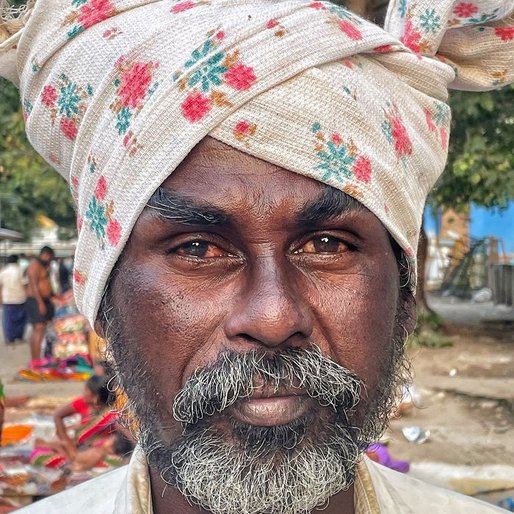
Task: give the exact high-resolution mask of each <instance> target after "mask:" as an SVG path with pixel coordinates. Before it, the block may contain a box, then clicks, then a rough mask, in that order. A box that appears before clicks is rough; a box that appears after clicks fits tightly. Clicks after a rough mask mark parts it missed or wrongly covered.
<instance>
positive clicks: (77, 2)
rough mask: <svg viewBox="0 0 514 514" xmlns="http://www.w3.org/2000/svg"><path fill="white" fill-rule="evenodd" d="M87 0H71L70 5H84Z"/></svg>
mask: <svg viewBox="0 0 514 514" xmlns="http://www.w3.org/2000/svg"><path fill="white" fill-rule="evenodd" d="M87 1H88V0H71V5H73V7H80V6H81V5H84V4H86V3H87Z"/></svg>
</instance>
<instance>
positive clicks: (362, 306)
mask: <svg viewBox="0 0 514 514" xmlns="http://www.w3.org/2000/svg"><path fill="white" fill-rule="evenodd" d="M316 291H317V299H316V302H315V303H316V304H317V305H318V308H317V312H316V317H317V319H318V326H319V327H320V331H321V340H323V341H325V344H326V345H327V348H326V349H324V350H326V351H327V353H328V354H329V355H330V356H331V358H333V359H334V360H335V361H336V362H338V363H339V364H341V365H343V366H345V367H346V368H348V369H350V370H351V371H353V372H354V373H355V374H357V375H358V376H359V378H361V379H362V380H364V382H365V383H366V384H367V386H368V387H369V388H370V389H373V388H374V387H375V386H376V385H377V382H378V380H379V378H380V375H381V373H382V372H383V371H384V368H385V367H386V365H387V363H388V362H389V361H388V357H389V355H390V352H391V348H392V339H393V335H394V330H395V317H396V309H397V302H398V292H397V289H396V287H395V281H391V280H385V279H384V278H382V277H380V276H379V275H375V276H373V275H371V276H370V275H356V276H353V277H346V278H345V281H344V283H338V284H334V283H332V284H330V287H328V286H326V287H319V286H318V287H316ZM322 349H323V348H322Z"/></svg>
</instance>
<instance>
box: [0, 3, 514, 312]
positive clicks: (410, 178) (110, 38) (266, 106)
mask: <svg viewBox="0 0 514 514" xmlns="http://www.w3.org/2000/svg"><path fill="white" fill-rule="evenodd" d="M513 9H514V0H477V1H473V2H459V1H455V0H438V1H437V2H432V1H430V0H417V1H411V0H393V1H392V2H391V3H390V5H389V9H388V15H387V18H386V23H385V28H384V29H382V28H380V27H378V26H376V25H374V24H373V23H371V22H368V21H366V20H364V19H362V18H360V17H358V16H356V15H355V14H353V13H351V12H350V11H348V10H346V9H344V8H342V7H340V6H336V5H334V4H331V3H329V2H324V1H310V0H281V1H270V0H250V1H248V0H180V1H176V0H173V1H172V0H153V1H152V0H37V2H36V3H35V5H34V6H33V7H31V8H30V9H29V12H27V13H25V15H24V16H23V17H22V21H23V24H24V25H25V26H24V28H23V29H22V30H21V31H19V32H17V33H15V34H12V35H10V37H9V38H8V39H7V40H6V41H4V43H3V44H2V45H0V48H3V54H2V55H0V74H2V75H3V76H6V77H9V78H11V80H14V81H17V80H18V79H19V84H20V91H21V97H22V103H23V109H24V114H25V118H26V130H27V134H28V137H29V140H30V141H31V143H32V145H33V146H34V148H35V149H36V150H37V151H38V152H39V153H40V154H41V155H42V156H43V157H45V159H47V160H48V162H50V163H51V164H52V166H53V167H54V168H56V169H57V170H58V171H59V172H60V173H61V174H62V175H63V176H64V177H65V178H66V180H67V181H68V182H69V183H70V186H71V190H72V193H73V196H74V198H75V201H76V205H77V218H78V231H79V239H78V245H77V252H76V260H75V266H76V269H75V272H74V283H75V287H74V289H75V295H76V299H77V303H78V305H79V308H80V309H81V311H82V312H83V313H84V314H85V315H86V316H87V317H88V319H89V320H90V321H91V322H94V320H95V317H96V314H97V310H98V306H99V303H100V301H101V298H102V294H103V292H104V289H105V285H106V283H107V280H108V277H109V275H110V273H111V270H112V268H113V266H114V265H115V263H116V261H117V259H118V257H119V255H120V253H121V252H122V250H123V247H124V245H125V243H126V242H127V240H128V238H129V236H130V233H131V230H132V227H133V226H134V224H135V222H136V220H137V218H138V216H139V215H140V213H141V211H142V209H143V208H144V206H145V205H146V202H147V201H148V199H149V197H150V196H151V195H152V194H153V192H154V191H155V190H156V189H157V188H158V187H159V186H160V185H161V184H162V182H163V181H164V180H165V179H166V178H167V177H168V176H169V175H170V174H171V173H172V171H173V170H174V169H175V168H176V167H177V166H178V165H179V164H180V162H181V161H182V160H183V159H184V158H185V156H186V155H187V154H188V153H189V152H190V150H191V149H192V148H193V147H194V146H195V145H196V144H197V143H198V142H199V141H200V140H201V139H202V138H204V137H205V136H206V135H211V136H212V137H214V138H216V139H218V140H220V141H222V142H224V143H227V144H229V145H231V146H232V147H234V148H236V149H238V150H240V151H242V152H246V153H248V154H250V155H253V156H256V157H259V158H261V159H264V160H266V161H269V162H272V163H274V164H277V165H279V166H281V167H283V168H285V169H288V170H291V171H293V172H296V173H300V174H302V175H305V176H308V177H311V178H313V179H315V180H318V181H322V182H324V183H326V184H329V185H331V186H333V187H335V188H337V189H340V190H342V191H344V192H346V193H348V194H349V195H351V196H353V197H355V198H356V199H357V200H359V201H360V202H362V203H363V204H364V205H365V206H366V207H367V208H368V209H369V210H370V211H371V212H373V213H374V214H375V215H376V216H377V217H378V218H379V219H380V220H381V222H382V223H383V224H384V226H385V227H386V228H387V229H388V231H389V232H390V234H391V235H392V236H393V237H394V239H395V240H396V241H397V242H398V244H399V245H400V246H401V247H402V249H403V250H404V251H405V253H406V254H407V256H409V257H410V259H411V260H412V263H413V264H414V263H415V253H416V246H417V241H418V236H419V230H420V225H421V219H422V213H423V207H424V203H425V200H426V196H427V194H428V192H429V190H430V189H431V188H432V186H433V184H434V183H435V181H436V179H437V177H438V176H439V175H440V173H441V172H442V170H443V168H444V165H445V162H446V156H447V146H448V136H449V125H450V110H449V107H448V105H447V103H446V101H447V94H448V88H449V87H455V88H460V89H469V90H487V89H494V88H498V87H501V86H502V85H504V84H506V83H509V82H512V81H513V80H514V18H513V13H512V11H513ZM8 25H9V24H8V23H7V24H4V28H5V26H8ZM4 39H5V37H4ZM14 67H15V68H16V71H15V69H14Z"/></svg>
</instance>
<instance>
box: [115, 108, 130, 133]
mask: <svg viewBox="0 0 514 514" xmlns="http://www.w3.org/2000/svg"><path fill="white" fill-rule="evenodd" d="M131 119H132V112H131V111H130V109H129V108H128V107H123V108H122V109H120V111H119V112H118V114H117V115H116V128H117V129H118V134H120V135H122V134H125V133H126V132H127V130H128V128H129V126H130V120H131Z"/></svg>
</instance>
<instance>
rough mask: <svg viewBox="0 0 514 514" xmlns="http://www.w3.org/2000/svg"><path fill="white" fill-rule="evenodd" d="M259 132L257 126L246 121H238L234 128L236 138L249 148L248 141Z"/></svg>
mask: <svg viewBox="0 0 514 514" xmlns="http://www.w3.org/2000/svg"><path fill="white" fill-rule="evenodd" d="M256 132H257V125H256V124H255V123H250V122H249V121H246V120H241V121H238V122H237V123H236V124H235V126H234V137H235V138H236V139H237V140H239V141H242V142H243V143H245V144H246V145H247V146H249V142H248V139H249V138H251V137H252V136H254V135H255V133H256Z"/></svg>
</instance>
